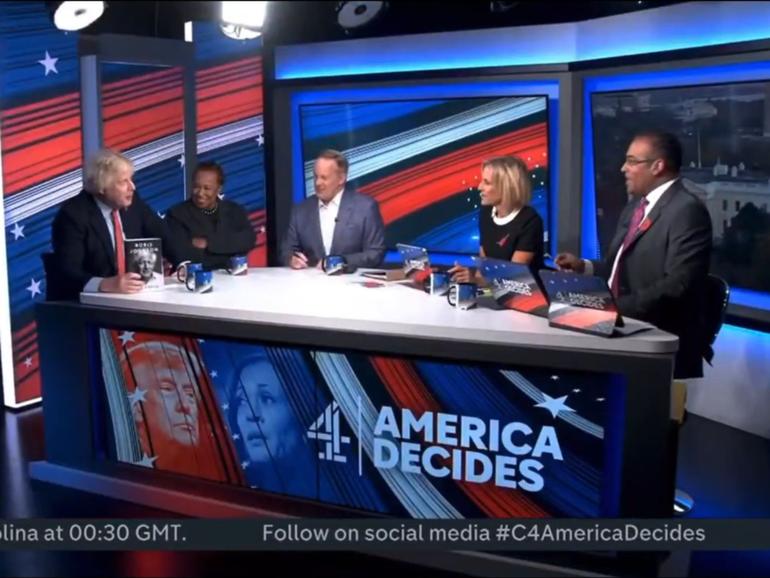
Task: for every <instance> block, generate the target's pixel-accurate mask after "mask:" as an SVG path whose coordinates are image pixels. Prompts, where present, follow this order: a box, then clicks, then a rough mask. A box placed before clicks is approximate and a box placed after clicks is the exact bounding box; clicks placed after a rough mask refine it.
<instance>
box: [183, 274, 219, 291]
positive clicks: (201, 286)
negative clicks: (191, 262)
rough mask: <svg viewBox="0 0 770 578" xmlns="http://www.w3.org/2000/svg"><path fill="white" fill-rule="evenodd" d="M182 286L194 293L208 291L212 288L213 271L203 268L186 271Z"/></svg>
mask: <svg viewBox="0 0 770 578" xmlns="http://www.w3.org/2000/svg"><path fill="white" fill-rule="evenodd" d="M184 286H185V287H187V290H188V291H192V292H194V293H209V292H211V291H213V290H214V273H212V272H211V271H204V270H203V269H199V270H197V271H195V272H194V273H192V272H188V274H187V278H186V279H185V281H184Z"/></svg>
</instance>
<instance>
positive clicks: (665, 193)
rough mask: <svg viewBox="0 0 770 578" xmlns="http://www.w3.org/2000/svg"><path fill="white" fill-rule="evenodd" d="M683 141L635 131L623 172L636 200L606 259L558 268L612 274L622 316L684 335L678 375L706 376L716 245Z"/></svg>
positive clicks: (573, 260)
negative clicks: (706, 307) (707, 307)
mask: <svg viewBox="0 0 770 578" xmlns="http://www.w3.org/2000/svg"><path fill="white" fill-rule="evenodd" d="M681 164H682V147H681V144H680V143H679V141H678V140H677V139H676V137H675V136H673V135H671V134H668V133H662V132H654V131H650V132H645V133H641V134H639V135H637V136H636V137H635V138H634V140H633V141H632V142H631V145H630V146H629V147H628V151H627V152H626V160H625V163H623V166H622V168H621V171H622V172H623V174H624V175H625V178H626V188H627V190H628V193H629V194H630V195H631V200H630V202H629V203H628V205H626V207H625V209H624V210H623V212H622V213H621V215H620V220H619V224H618V229H617V232H616V233H615V237H614V238H613V239H612V242H611V243H610V246H609V250H608V251H607V256H606V258H605V259H604V260H603V261H595V262H590V261H585V260H582V259H578V258H577V257H575V256H574V255H571V254H569V253H565V254H562V255H559V256H558V257H557V258H556V265H557V266H558V267H559V268H561V269H568V270H574V271H576V272H578V273H582V272H586V273H588V274H592V273H593V272H594V271H596V274H598V275H600V276H602V277H604V278H605V279H607V281H608V283H609V285H610V288H611V289H612V291H613V293H614V294H615V296H616V298H617V302H618V308H619V309H620V312H621V314H623V315H627V316H629V317H634V318H637V319H642V320H644V321H647V322H650V323H652V324H654V325H656V326H657V327H659V328H660V329H663V330H664V331H668V332H670V333H674V334H675V335H677V336H678V337H679V352H678V354H677V357H676V365H675V370H674V377H675V378H678V379H683V378H690V377H702V376H703V355H704V353H705V351H706V348H707V346H708V344H707V341H706V340H707V337H708V336H707V335H705V331H704V330H703V329H702V327H703V316H704V312H703V310H702V307H703V289H704V285H705V280H706V277H707V275H708V270H709V261H710V258H711V249H712V231H711V219H710V218H709V214H708V210H707V209H706V207H705V205H704V204H703V203H702V202H701V201H700V199H698V198H697V197H696V196H694V195H693V194H691V193H690V192H688V191H687V190H686V189H685V187H684V185H682V182H681V181H680V179H679V169H680V167H681Z"/></svg>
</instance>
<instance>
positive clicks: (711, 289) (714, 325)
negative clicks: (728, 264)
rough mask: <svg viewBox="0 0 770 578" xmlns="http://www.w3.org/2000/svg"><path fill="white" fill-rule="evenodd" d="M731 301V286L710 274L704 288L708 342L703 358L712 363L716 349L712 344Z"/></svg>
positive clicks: (705, 327)
mask: <svg viewBox="0 0 770 578" xmlns="http://www.w3.org/2000/svg"><path fill="white" fill-rule="evenodd" d="M729 301H730V286H729V285H728V284H727V282H726V281H725V280H724V279H722V278H721V277H717V276H716V275H709V276H708V277H707V278H706V286H705V289H704V308H703V310H704V311H705V315H704V324H703V329H704V331H705V334H706V336H707V337H708V343H706V350H705V351H704V353H703V358H704V359H705V360H706V361H707V362H708V363H709V365H711V360H712V359H714V349H713V348H712V345H714V342H715V341H716V339H717V335H719V330H720V329H722V324H723V323H724V321H725V313H726V312H727V303H728V302H729Z"/></svg>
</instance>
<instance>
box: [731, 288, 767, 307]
mask: <svg viewBox="0 0 770 578" xmlns="http://www.w3.org/2000/svg"><path fill="white" fill-rule="evenodd" d="M730 303H733V304H735V305H743V306H744V307H754V308H755V309H766V310H768V311H770V294H767V293H761V292H759V291H749V290H748V289H731V290H730Z"/></svg>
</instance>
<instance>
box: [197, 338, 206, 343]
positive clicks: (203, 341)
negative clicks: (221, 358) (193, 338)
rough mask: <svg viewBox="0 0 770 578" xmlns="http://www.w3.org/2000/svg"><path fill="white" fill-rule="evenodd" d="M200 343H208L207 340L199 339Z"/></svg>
mask: <svg viewBox="0 0 770 578" xmlns="http://www.w3.org/2000/svg"><path fill="white" fill-rule="evenodd" d="M198 343H206V340H205V339H199V340H198Z"/></svg>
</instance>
